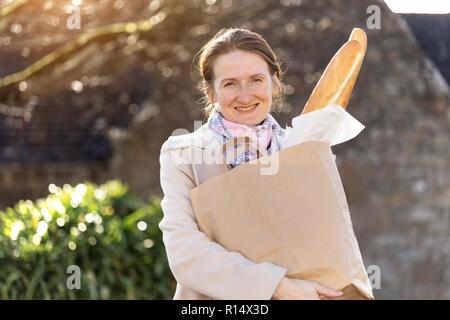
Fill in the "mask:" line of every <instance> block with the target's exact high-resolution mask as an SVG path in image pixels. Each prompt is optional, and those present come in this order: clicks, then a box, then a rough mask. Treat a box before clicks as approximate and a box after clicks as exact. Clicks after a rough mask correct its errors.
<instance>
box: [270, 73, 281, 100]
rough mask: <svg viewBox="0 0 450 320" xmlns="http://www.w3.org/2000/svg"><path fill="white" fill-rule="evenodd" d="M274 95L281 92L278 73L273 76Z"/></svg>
mask: <svg viewBox="0 0 450 320" xmlns="http://www.w3.org/2000/svg"><path fill="white" fill-rule="evenodd" d="M272 80H273V81H272V84H273V85H272V96H276V95H278V94H279V93H280V92H281V82H280V80H279V79H278V77H277V76H276V75H274V76H273V77H272Z"/></svg>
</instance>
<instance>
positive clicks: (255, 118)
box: [234, 109, 267, 126]
mask: <svg viewBox="0 0 450 320" xmlns="http://www.w3.org/2000/svg"><path fill="white" fill-rule="evenodd" d="M260 111H261V110H256V109H255V110H252V111H250V112H241V111H239V110H235V112H234V119H235V122H237V123H241V124H246V125H248V126H255V125H258V124H260V123H261V122H262V121H263V120H264V119H265V117H267V114H266V115H265V116H263V115H261V112H260Z"/></svg>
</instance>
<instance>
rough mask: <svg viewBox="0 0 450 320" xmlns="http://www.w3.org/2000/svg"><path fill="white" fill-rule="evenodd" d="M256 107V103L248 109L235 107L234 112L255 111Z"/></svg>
mask: <svg viewBox="0 0 450 320" xmlns="http://www.w3.org/2000/svg"><path fill="white" fill-rule="evenodd" d="M257 106H258V103H257V104H254V105H251V106H249V107H236V110H239V111H250V110H253V109H255V108H256V107H257Z"/></svg>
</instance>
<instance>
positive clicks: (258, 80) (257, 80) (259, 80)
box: [253, 78, 262, 82]
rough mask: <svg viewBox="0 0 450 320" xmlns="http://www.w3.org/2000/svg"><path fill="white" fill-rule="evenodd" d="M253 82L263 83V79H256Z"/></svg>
mask: <svg viewBox="0 0 450 320" xmlns="http://www.w3.org/2000/svg"><path fill="white" fill-rule="evenodd" d="M253 81H255V82H261V81H262V79H258V78H257V79H254V80H253Z"/></svg>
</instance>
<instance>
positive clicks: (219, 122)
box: [208, 111, 284, 169]
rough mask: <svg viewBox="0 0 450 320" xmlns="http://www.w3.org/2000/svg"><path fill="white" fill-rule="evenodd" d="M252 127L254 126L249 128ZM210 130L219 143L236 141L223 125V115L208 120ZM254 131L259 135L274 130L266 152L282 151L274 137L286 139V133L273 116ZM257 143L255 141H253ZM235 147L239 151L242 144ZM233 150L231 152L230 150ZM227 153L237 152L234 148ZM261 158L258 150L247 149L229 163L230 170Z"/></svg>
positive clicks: (268, 116) (215, 114) (215, 113)
mask: <svg viewBox="0 0 450 320" xmlns="http://www.w3.org/2000/svg"><path fill="white" fill-rule="evenodd" d="M248 127H252V126H248ZM208 128H210V129H211V130H212V131H213V132H214V134H215V136H216V137H217V138H218V139H219V141H220V142H221V143H222V144H224V145H225V144H228V142H230V141H232V140H233V139H235V137H233V135H232V134H231V132H230V131H229V130H228V129H227V128H226V127H225V125H224V123H223V115H222V114H221V113H220V112H218V111H216V112H214V113H213V114H212V115H211V116H210V117H209V119H208ZM254 130H256V131H257V135H258V134H268V133H267V130H272V140H271V142H270V143H269V146H268V148H267V150H266V152H267V154H272V153H275V152H277V151H279V150H280V146H279V145H278V143H277V142H278V140H277V139H274V136H282V137H284V131H283V129H282V128H281V127H280V125H279V124H278V122H277V121H276V120H275V118H273V117H272V115H271V114H270V113H269V114H268V115H267V117H266V118H265V119H264V121H263V123H262V124H260V125H258V126H255V127H254ZM253 143H255V141H253ZM233 146H234V149H237V148H239V147H240V146H241V143H239V142H238V143H236V140H235V143H234V145H232V147H233ZM230 149H231V150H230ZM225 152H226V153H229V152H235V150H233V149H232V148H228V149H227V150H225ZM258 157H259V152H258V151H257V150H256V148H250V149H249V148H246V149H245V150H244V151H242V152H240V153H237V154H236V156H235V157H233V159H232V160H231V161H230V162H229V163H227V164H228V166H229V168H231V169H232V168H235V167H236V166H238V165H239V164H241V163H243V162H248V161H250V160H253V159H256V158H258Z"/></svg>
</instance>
